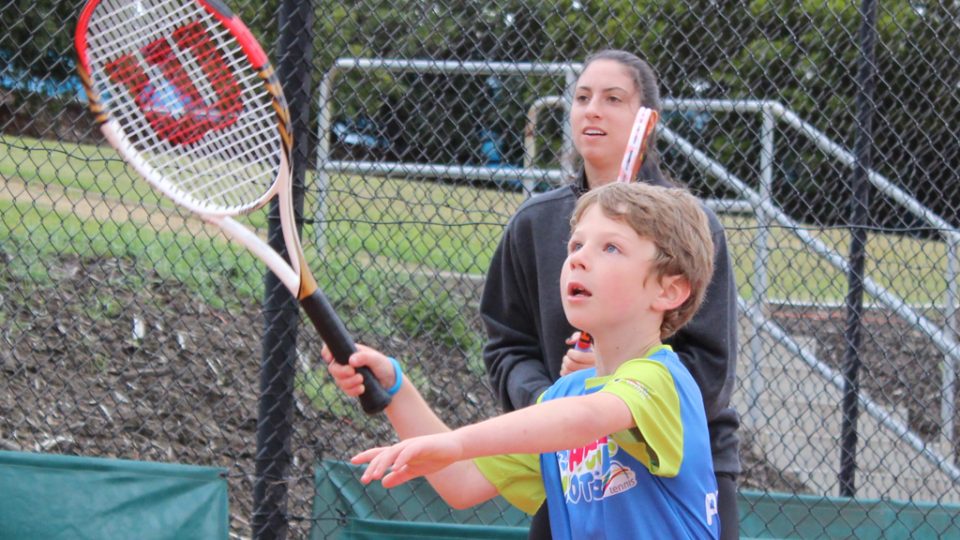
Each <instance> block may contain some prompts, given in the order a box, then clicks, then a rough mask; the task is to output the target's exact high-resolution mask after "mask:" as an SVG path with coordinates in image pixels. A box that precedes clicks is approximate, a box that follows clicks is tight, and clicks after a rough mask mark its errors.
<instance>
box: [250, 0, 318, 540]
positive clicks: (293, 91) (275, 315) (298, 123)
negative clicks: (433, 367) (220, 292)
mask: <svg viewBox="0 0 960 540" xmlns="http://www.w3.org/2000/svg"><path fill="white" fill-rule="evenodd" d="M279 24H280V37H279V43H278V46H277V49H278V57H279V63H278V68H277V74H278V76H279V78H280V81H281V82H282V83H283V87H284V94H285V96H286V97H287V100H288V105H289V107H290V113H291V120H292V124H293V135H294V136H293V140H294V146H293V171H292V174H293V178H292V181H293V205H294V212H295V214H296V215H297V216H298V217H299V216H301V215H302V214H303V189H304V178H305V176H306V169H307V155H308V146H309V140H310V137H309V131H308V130H309V114H310V101H311V100H310V95H311V88H312V86H313V85H312V82H311V81H310V66H311V62H310V61H311V57H312V46H313V40H312V34H311V32H310V28H312V27H313V7H312V5H311V2H309V1H301V0H284V1H283V3H282V4H281V6H280V17H279ZM300 227H301V221H300V219H298V225H297V228H298V229H300ZM267 237H268V241H269V242H270V245H271V247H273V248H274V249H276V250H277V251H278V252H280V253H281V254H282V255H284V256H285V257H286V255H287V254H286V246H285V244H284V241H283V232H282V231H281V227H280V214H279V205H278V201H277V199H274V200H273V203H272V204H271V206H270V219H269V229H268V233H267ZM264 289H265V291H264V295H265V296H264V300H263V315H264V324H265V327H264V333H263V350H262V361H261V365H260V402H259V404H258V410H257V454H256V459H255V461H256V478H255V480H254V487H253V505H254V506H253V508H254V510H253V512H254V513H253V520H252V528H253V536H254V538H256V539H257V540H282V539H284V538H286V536H287V529H288V527H289V523H288V520H287V483H286V482H287V479H286V477H287V469H288V467H289V465H290V461H291V456H292V453H291V450H290V435H291V433H292V431H293V425H292V424H293V422H292V416H293V381H294V376H295V375H296V369H295V365H296V363H295V360H294V359H295V357H296V347H297V325H298V323H299V321H300V311H299V307H298V305H297V302H296V300H295V299H294V298H293V296H292V295H291V294H290V293H289V291H287V289H286V288H285V287H284V286H283V285H282V284H281V283H280V280H279V279H277V277H276V276H275V275H274V274H273V273H271V272H268V273H267V274H266V276H265V277H264Z"/></svg>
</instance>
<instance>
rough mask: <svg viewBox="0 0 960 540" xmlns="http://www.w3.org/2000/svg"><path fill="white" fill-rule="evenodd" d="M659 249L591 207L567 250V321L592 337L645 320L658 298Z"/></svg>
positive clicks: (563, 276) (563, 287)
mask: <svg viewBox="0 0 960 540" xmlns="http://www.w3.org/2000/svg"><path fill="white" fill-rule="evenodd" d="M656 254H657V248H656V246H655V245H654V244H653V242H651V241H650V240H648V239H646V238H641V237H640V236H639V235H638V234H637V233H636V231H634V230H633V229H632V228H630V226H629V225H627V224H626V223H623V222H620V221H617V220H613V219H610V218H608V217H607V216H606V215H604V213H603V210H601V209H600V207H599V206H597V205H594V206H591V207H590V208H588V209H587V210H586V212H584V214H583V215H582V216H581V219H580V221H579V223H577V226H576V228H575V229H574V230H573V233H572V234H571V236H570V242H569V243H568V244H567V260H566V261H565V262H564V264H563V269H562V270H561V272H560V294H561V296H562V298H563V310H564V312H565V313H566V315H567V320H569V321H570V324H572V325H573V326H574V327H576V328H579V329H581V330H584V331H586V332H590V333H596V332H597V331H598V330H600V329H605V328H608V329H609V328H613V326H616V325H619V324H623V323H625V322H627V321H632V322H637V321H640V320H647V319H649V318H650V316H651V314H652V310H651V306H652V305H653V303H654V301H655V299H656V298H657V296H658V294H659V293H660V286H659V281H660V280H659V279H656V276H654V275H652V274H651V270H652V266H653V261H654V258H655V257H656Z"/></svg>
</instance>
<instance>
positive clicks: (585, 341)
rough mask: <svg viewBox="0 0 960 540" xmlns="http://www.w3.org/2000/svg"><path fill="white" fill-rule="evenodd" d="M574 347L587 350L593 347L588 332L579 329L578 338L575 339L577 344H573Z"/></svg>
mask: <svg viewBox="0 0 960 540" xmlns="http://www.w3.org/2000/svg"><path fill="white" fill-rule="evenodd" d="M574 348H575V349H577V350H578V351H589V350H590V349H592V348H593V338H592V337H590V334H588V333H586V332H582V331H581V332H580V339H578V340H577V344H576V345H574Z"/></svg>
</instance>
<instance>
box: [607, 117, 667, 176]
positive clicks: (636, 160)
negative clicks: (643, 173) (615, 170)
mask: <svg viewBox="0 0 960 540" xmlns="http://www.w3.org/2000/svg"><path fill="white" fill-rule="evenodd" d="M659 118H660V113H658V112H657V111H655V110H653V109H648V108H646V107H640V110H638V111H637V116H636V117H634V119H633V128H632V129H631V130H630V139H628V140H627V149H626V151H625V152H624V153H623V161H622V162H621V163H620V173H619V174H618V175H617V182H633V181H634V180H635V179H636V178H637V173H638V172H640V166H641V165H643V156H644V155H645V154H646V153H647V143H648V141H649V139H648V138H649V136H650V134H651V133H653V128H655V127H656V126H657V120H658V119H659Z"/></svg>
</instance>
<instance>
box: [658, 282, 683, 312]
mask: <svg viewBox="0 0 960 540" xmlns="http://www.w3.org/2000/svg"><path fill="white" fill-rule="evenodd" d="M687 298H690V281H689V280H688V279H687V278H686V276H684V275H682V274H677V275H675V276H663V277H661V278H660V294H658V295H657V298H656V299H654V301H653V308H654V309H657V310H659V311H663V312H667V311H671V310H674V309H677V308H678V307H680V306H682V305H683V303H684V302H686V301H687Z"/></svg>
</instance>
